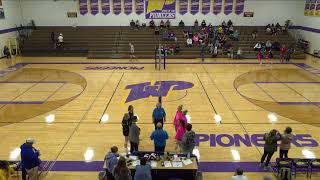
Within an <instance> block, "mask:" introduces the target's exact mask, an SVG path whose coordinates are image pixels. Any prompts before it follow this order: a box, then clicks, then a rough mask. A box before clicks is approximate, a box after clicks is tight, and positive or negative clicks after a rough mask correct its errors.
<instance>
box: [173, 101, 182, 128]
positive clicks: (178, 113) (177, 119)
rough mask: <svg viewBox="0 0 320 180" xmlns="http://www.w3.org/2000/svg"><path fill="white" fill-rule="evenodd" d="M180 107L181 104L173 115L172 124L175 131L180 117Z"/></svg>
mask: <svg viewBox="0 0 320 180" xmlns="http://www.w3.org/2000/svg"><path fill="white" fill-rule="evenodd" d="M182 107H183V106H182V105H179V106H178V108H177V112H176V115H175V116H174V119H173V125H174V128H175V130H176V132H177V129H178V127H179V120H180V119H182Z"/></svg>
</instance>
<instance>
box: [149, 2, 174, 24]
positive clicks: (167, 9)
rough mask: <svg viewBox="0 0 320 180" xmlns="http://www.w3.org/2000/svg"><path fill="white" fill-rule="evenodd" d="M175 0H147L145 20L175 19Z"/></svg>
mask: <svg viewBox="0 0 320 180" xmlns="http://www.w3.org/2000/svg"><path fill="white" fill-rule="evenodd" d="M175 18H176V0H147V1H146V19H175Z"/></svg>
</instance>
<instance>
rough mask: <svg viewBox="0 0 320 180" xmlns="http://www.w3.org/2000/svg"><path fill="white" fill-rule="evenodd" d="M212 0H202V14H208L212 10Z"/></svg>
mask: <svg viewBox="0 0 320 180" xmlns="http://www.w3.org/2000/svg"><path fill="white" fill-rule="evenodd" d="M210 5H211V0H202V8H201V12H202V14H208V13H209V12H210Z"/></svg>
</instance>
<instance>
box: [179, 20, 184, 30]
mask: <svg viewBox="0 0 320 180" xmlns="http://www.w3.org/2000/svg"><path fill="white" fill-rule="evenodd" d="M179 27H181V28H184V22H183V21H182V20H181V21H180V22H179Z"/></svg>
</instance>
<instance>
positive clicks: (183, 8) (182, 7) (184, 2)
mask: <svg viewBox="0 0 320 180" xmlns="http://www.w3.org/2000/svg"><path fill="white" fill-rule="evenodd" d="M187 12H188V0H180V1H179V13H180V14H181V15H184V14H186V13H187Z"/></svg>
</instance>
